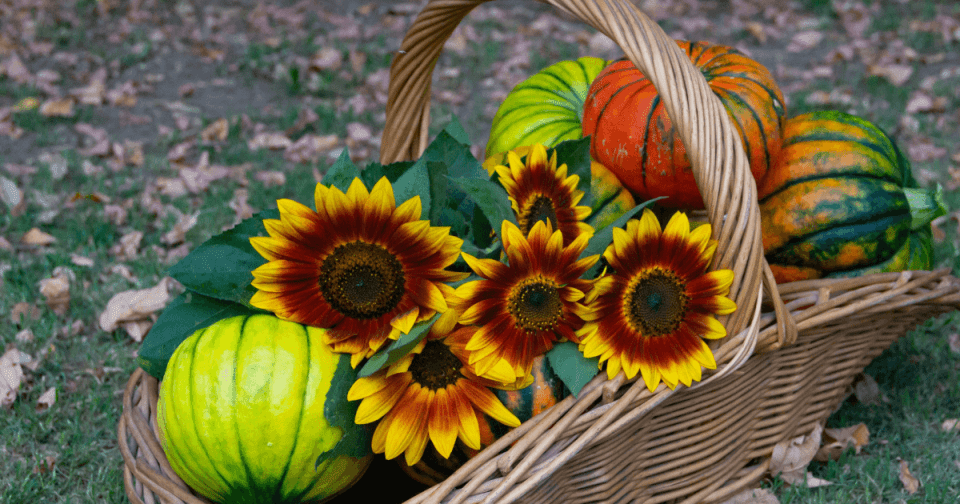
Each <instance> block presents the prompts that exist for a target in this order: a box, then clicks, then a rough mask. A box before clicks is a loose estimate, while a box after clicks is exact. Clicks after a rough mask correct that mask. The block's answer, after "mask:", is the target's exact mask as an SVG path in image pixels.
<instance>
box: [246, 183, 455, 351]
mask: <svg viewBox="0 0 960 504" xmlns="http://www.w3.org/2000/svg"><path fill="white" fill-rule="evenodd" d="M315 200H316V208H317V211H316V212H314V211H313V210H310V209H309V208H308V207H306V206H304V205H301V204H300V203H297V202H295V201H291V200H286V199H282V200H279V201H277V207H278V208H279V210H280V219H279V220H275V219H267V220H264V221H263V224H264V226H265V227H266V229H267V233H269V235H270V236H269V237H253V238H250V243H251V245H253V247H254V248H255V249H256V250H257V252H259V253H260V254H261V255H262V256H263V257H264V258H266V259H267V261H268V262H267V263H266V264H264V265H262V266H260V267H258V268H257V269H255V270H253V276H254V280H253V286H254V287H256V288H257V292H256V293H255V294H254V295H253V298H252V299H251V300H250V304H252V305H253V306H255V307H257V308H262V309H264V310H269V311H271V312H274V313H275V314H277V316H279V317H280V318H283V319H287V320H292V321H294V322H298V323H300V324H306V325H311V326H316V327H322V328H327V329H331V330H329V331H326V336H325V337H324V338H325V339H326V343H327V344H329V345H331V346H332V348H333V350H334V351H336V352H341V353H350V354H352V356H351V364H352V365H353V366H354V367H356V365H357V364H358V363H359V362H360V361H361V360H362V359H363V358H365V357H368V356H370V355H372V354H373V353H375V352H376V351H377V350H378V349H379V348H380V347H381V346H382V345H383V343H384V342H385V341H386V340H387V339H388V338H390V339H396V338H397V337H399V334H400V333H401V332H403V333H407V332H409V331H410V329H411V328H412V327H413V325H414V324H415V323H416V322H418V321H420V320H425V319H427V318H429V317H432V316H433V315H434V314H435V313H437V312H444V311H446V309H447V302H446V299H445V297H446V296H447V295H450V294H452V293H453V288H452V287H450V286H449V285H447V284H446V283H445V282H450V281H456V280H461V279H463V278H465V277H466V276H467V274H466V273H458V272H452V271H447V270H446V268H447V267H448V266H450V265H451V264H453V262H454V261H456V259H457V257H458V256H459V254H460V246H461V245H462V244H463V240H461V239H459V238H457V237H454V236H450V234H449V228H446V227H433V226H430V222H429V221H427V220H420V211H421V206H420V197H419V196H415V197H413V198H410V199H409V200H407V201H406V202H404V203H403V204H401V205H400V206H399V207H398V206H396V201H395V200H394V196H393V187H392V186H391V185H390V182H389V181H387V179H386V178H381V179H380V181H378V182H377V183H376V185H374V186H373V190H372V191H370V192H367V188H366V187H365V186H364V185H363V182H361V181H360V179H354V180H353V183H351V184H350V187H349V188H348V189H347V192H346V194H344V193H343V192H341V191H340V190H339V189H337V188H335V187H332V188H328V187H326V186H324V185H321V184H317V188H316V192H315Z"/></svg>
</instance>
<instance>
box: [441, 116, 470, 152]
mask: <svg viewBox="0 0 960 504" xmlns="http://www.w3.org/2000/svg"><path fill="white" fill-rule="evenodd" d="M443 131H445V132H446V133H447V134H449V135H450V136H452V137H453V138H454V140H456V141H458V142H460V143H461V144H463V145H470V136H469V135H467V130H465V129H463V125H462V124H460V120H459V119H457V116H455V115H454V116H451V117H450V122H449V123H448V124H447V125H446V126H444V127H443Z"/></svg>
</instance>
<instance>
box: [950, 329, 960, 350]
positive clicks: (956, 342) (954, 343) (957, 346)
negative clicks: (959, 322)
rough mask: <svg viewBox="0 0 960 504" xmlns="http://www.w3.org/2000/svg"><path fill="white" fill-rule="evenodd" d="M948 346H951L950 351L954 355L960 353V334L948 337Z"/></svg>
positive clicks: (952, 334)
mask: <svg viewBox="0 0 960 504" xmlns="http://www.w3.org/2000/svg"><path fill="white" fill-rule="evenodd" d="M947 344H948V345H950V351H951V352H953V353H960V334H958V333H951V334H950V336H948V337H947Z"/></svg>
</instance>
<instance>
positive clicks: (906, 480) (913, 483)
mask: <svg viewBox="0 0 960 504" xmlns="http://www.w3.org/2000/svg"><path fill="white" fill-rule="evenodd" d="M899 476H900V482H901V483H903V489H904V490H906V491H907V493H908V494H910V495H913V494H915V493H917V490H920V480H918V479H917V478H916V477H914V476H913V474H910V469H909V468H908V467H907V461H906V460H901V461H900V474H899Z"/></svg>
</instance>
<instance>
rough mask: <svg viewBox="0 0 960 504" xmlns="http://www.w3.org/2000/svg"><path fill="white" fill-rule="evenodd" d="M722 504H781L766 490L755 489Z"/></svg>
mask: <svg viewBox="0 0 960 504" xmlns="http://www.w3.org/2000/svg"><path fill="white" fill-rule="evenodd" d="M722 504H780V500H779V499H777V496H776V495H774V494H772V493H770V491H769V490H767V489H766V488H754V489H751V490H744V491H742V492H740V493H738V494H737V495H734V496H733V497H730V498H729V499H727V500H725V501H723V503H722Z"/></svg>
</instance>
